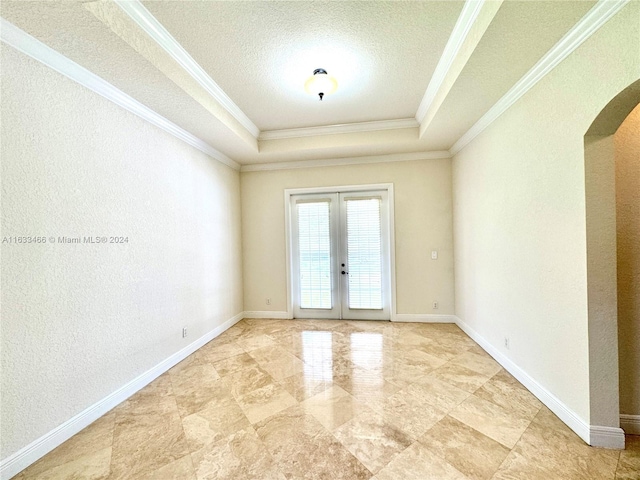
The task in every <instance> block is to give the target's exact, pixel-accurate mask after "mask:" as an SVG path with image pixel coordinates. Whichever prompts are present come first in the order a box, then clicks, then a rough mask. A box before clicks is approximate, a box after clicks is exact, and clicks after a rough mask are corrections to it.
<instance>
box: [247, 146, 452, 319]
mask: <svg viewBox="0 0 640 480" xmlns="http://www.w3.org/2000/svg"><path fill="white" fill-rule="evenodd" d="M373 183H393V184H394V192H395V240H396V287H397V288H396V289H397V297H396V299H397V311H398V313H415V314H425V313H430V314H452V313H453V303H454V299H453V251H452V243H453V239H452V236H451V235H452V218H451V162H450V160H448V159H442V160H419V161H413V162H392V163H384V164H376V165H346V166H340V167H322V168H301V169H293V170H278V171H262V172H244V173H242V174H241V184H242V209H243V218H242V229H243V230H242V234H243V252H244V257H243V258H244V286H245V287H244V302H245V310H247V311H251V310H258V311H261V310H274V311H286V310H287V304H286V299H287V280H286V278H287V277H286V252H285V221H284V190H285V189H286V188H302V187H323V186H332V185H333V186H336V185H362V184H373ZM431 250H438V252H439V257H438V260H431ZM267 297H269V298H271V299H272V302H271V305H269V306H267V305H266V304H265V298H267ZM435 300H437V301H438V302H439V308H438V310H433V309H432V305H431V302H432V301H435Z"/></svg>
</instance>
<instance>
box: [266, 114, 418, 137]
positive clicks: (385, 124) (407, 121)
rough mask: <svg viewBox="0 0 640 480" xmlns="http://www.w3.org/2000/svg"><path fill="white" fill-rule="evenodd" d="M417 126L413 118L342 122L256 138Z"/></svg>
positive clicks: (311, 135)
mask: <svg viewBox="0 0 640 480" xmlns="http://www.w3.org/2000/svg"><path fill="white" fill-rule="evenodd" d="M419 126H420V125H419V124H418V121H417V120H416V119H415V118H399V119H396V120H380V121H375V122H359V123H343V124H339V125H324V126H320V127H305V128H288V129H282V130H268V131H263V132H261V133H260V136H259V137H258V140H281V139H284V138H300V137H315V136H320V135H336V134H341V133H358V132H378V131H381V130H398V129H402V128H418V127H419Z"/></svg>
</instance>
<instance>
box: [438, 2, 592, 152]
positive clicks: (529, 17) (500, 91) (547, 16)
mask: <svg viewBox="0 0 640 480" xmlns="http://www.w3.org/2000/svg"><path fill="white" fill-rule="evenodd" d="M594 4H595V1H582V2H564V1H560V2H558V1H554V0H551V1H545V2H542V1H535V2H531V1H529V2H505V3H503V4H502V6H501V7H500V10H498V13H497V14H496V16H495V18H494V20H493V22H492V23H491V25H490V26H489V28H488V29H487V32H486V33H485V34H484V36H483V37H482V40H481V41H480V43H479V44H478V47H477V49H476V52H475V53H474V55H473V56H472V57H471V59H470V60H469V62H468V63H467V64H466V66H465V68H464V69H463V71H462V73H461V75H460V77H458V80H457V82H456V84H455V85H454V87H453V88H452V89H451V92H450V93H449V95H448V96H447V99H446V100H445V102H444V103H443V105H442V107H440V110H439V112H438V116H437V118H436V119H435V121H434V122H433V123H432V124H431V125H430V126H429V129H428V130H427V136H428V137H429V138H430V139H432V140H433V142H432V143H431V145H430V147H431V148H433V149H435V150H439V149H447V148H449V147H451V145H453V144H454V143H455V141H456V140H457V139H458V138H460V137H461V136H462V135H463V134H464V133H465V132H466V131H467V130H469V128H471V127H472V126H473V124H474V123H475V122H476V121H477V120H478V119H479V118H480V117H481V116H482V115H483V114H484V113H485V112H486V111H487V110H488V109H489V108H491V106H492V105H493V104H494V103H496V102H497V101H498V100H499V99H500V97H502V96H503V95H504V94H505V93H507V91H508V90H509V89H510V88H511V87H512V86H513V84H515V83H516V82H517V81H518V80H519V79H520V77H522V76H523V75H524V74H525V73H527V71H528V70H529V69H530V68H531V67H532V66H533V65H534V64H535V63H536V62H537V61H538V60H539V59H540V57H542V56H543V55H544V54H545V53H546V52H547V51H548V50H549V49H550V48H551V47H553V45H554V44H555V43H556V42H557V41H558V40H560V38H562V36H563V35H564V34H565V33H566V31H567V30H568V29H569V28H570V27H571V26H572V25H574V24H575V23H576V22H577V21H578V20H580V18H581V17H582V16H583V15H584V14H585V13H587V11H589V9H590V8H591V7H592V6H593V5H594ZM460 112H464V114H463V115H461V114H460Z"/></svg>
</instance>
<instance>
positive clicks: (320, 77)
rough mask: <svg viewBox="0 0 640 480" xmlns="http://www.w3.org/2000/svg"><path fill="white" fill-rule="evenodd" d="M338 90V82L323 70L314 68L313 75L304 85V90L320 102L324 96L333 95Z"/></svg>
mask: <svg viewBox="0 0 640 480" xmlns="http://www.w3.org/2000/svg"><path fill="white" fill-rule="evenodd" d="M336 88H338V82H336V79H335V78H333V77H330V76H329V75H328V74H327V71H326V70H325V69H324V68H316V69H315V70H314V71H313V75H312V76H311V77H310V78H309V80H307V81H306V82H305V84H304V89H305V90H306V91H307V92H308V93H311V94H313V95H318V96H319V97H320V100H322V97H324V96H325V95H329V94H330V93H333V92H335V91H336Z"/></svg>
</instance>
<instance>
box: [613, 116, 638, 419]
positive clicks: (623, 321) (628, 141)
mask: <svg viewBox="0 0 640 480" xmlns="http://www.w3.org/2000/svg"><path fill="white" fill-rule="evenodd" d="M614 145H615V163H616V170H615V173H616V225H617V244H618V261H617V265H618V342H619V343H618V345H619V347H618V348H619V359H620V413H624V414H627V415H640V105H639V106H637V107H636V108H635V109H634V110H633V112H631V114H630V115H629V116H628V117H627V119H626V120H625V121H624V122H623V123H622V125H621V126H620V128H619V129H618V131H617V132H616V134H615V136H614Z"/></svg>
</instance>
